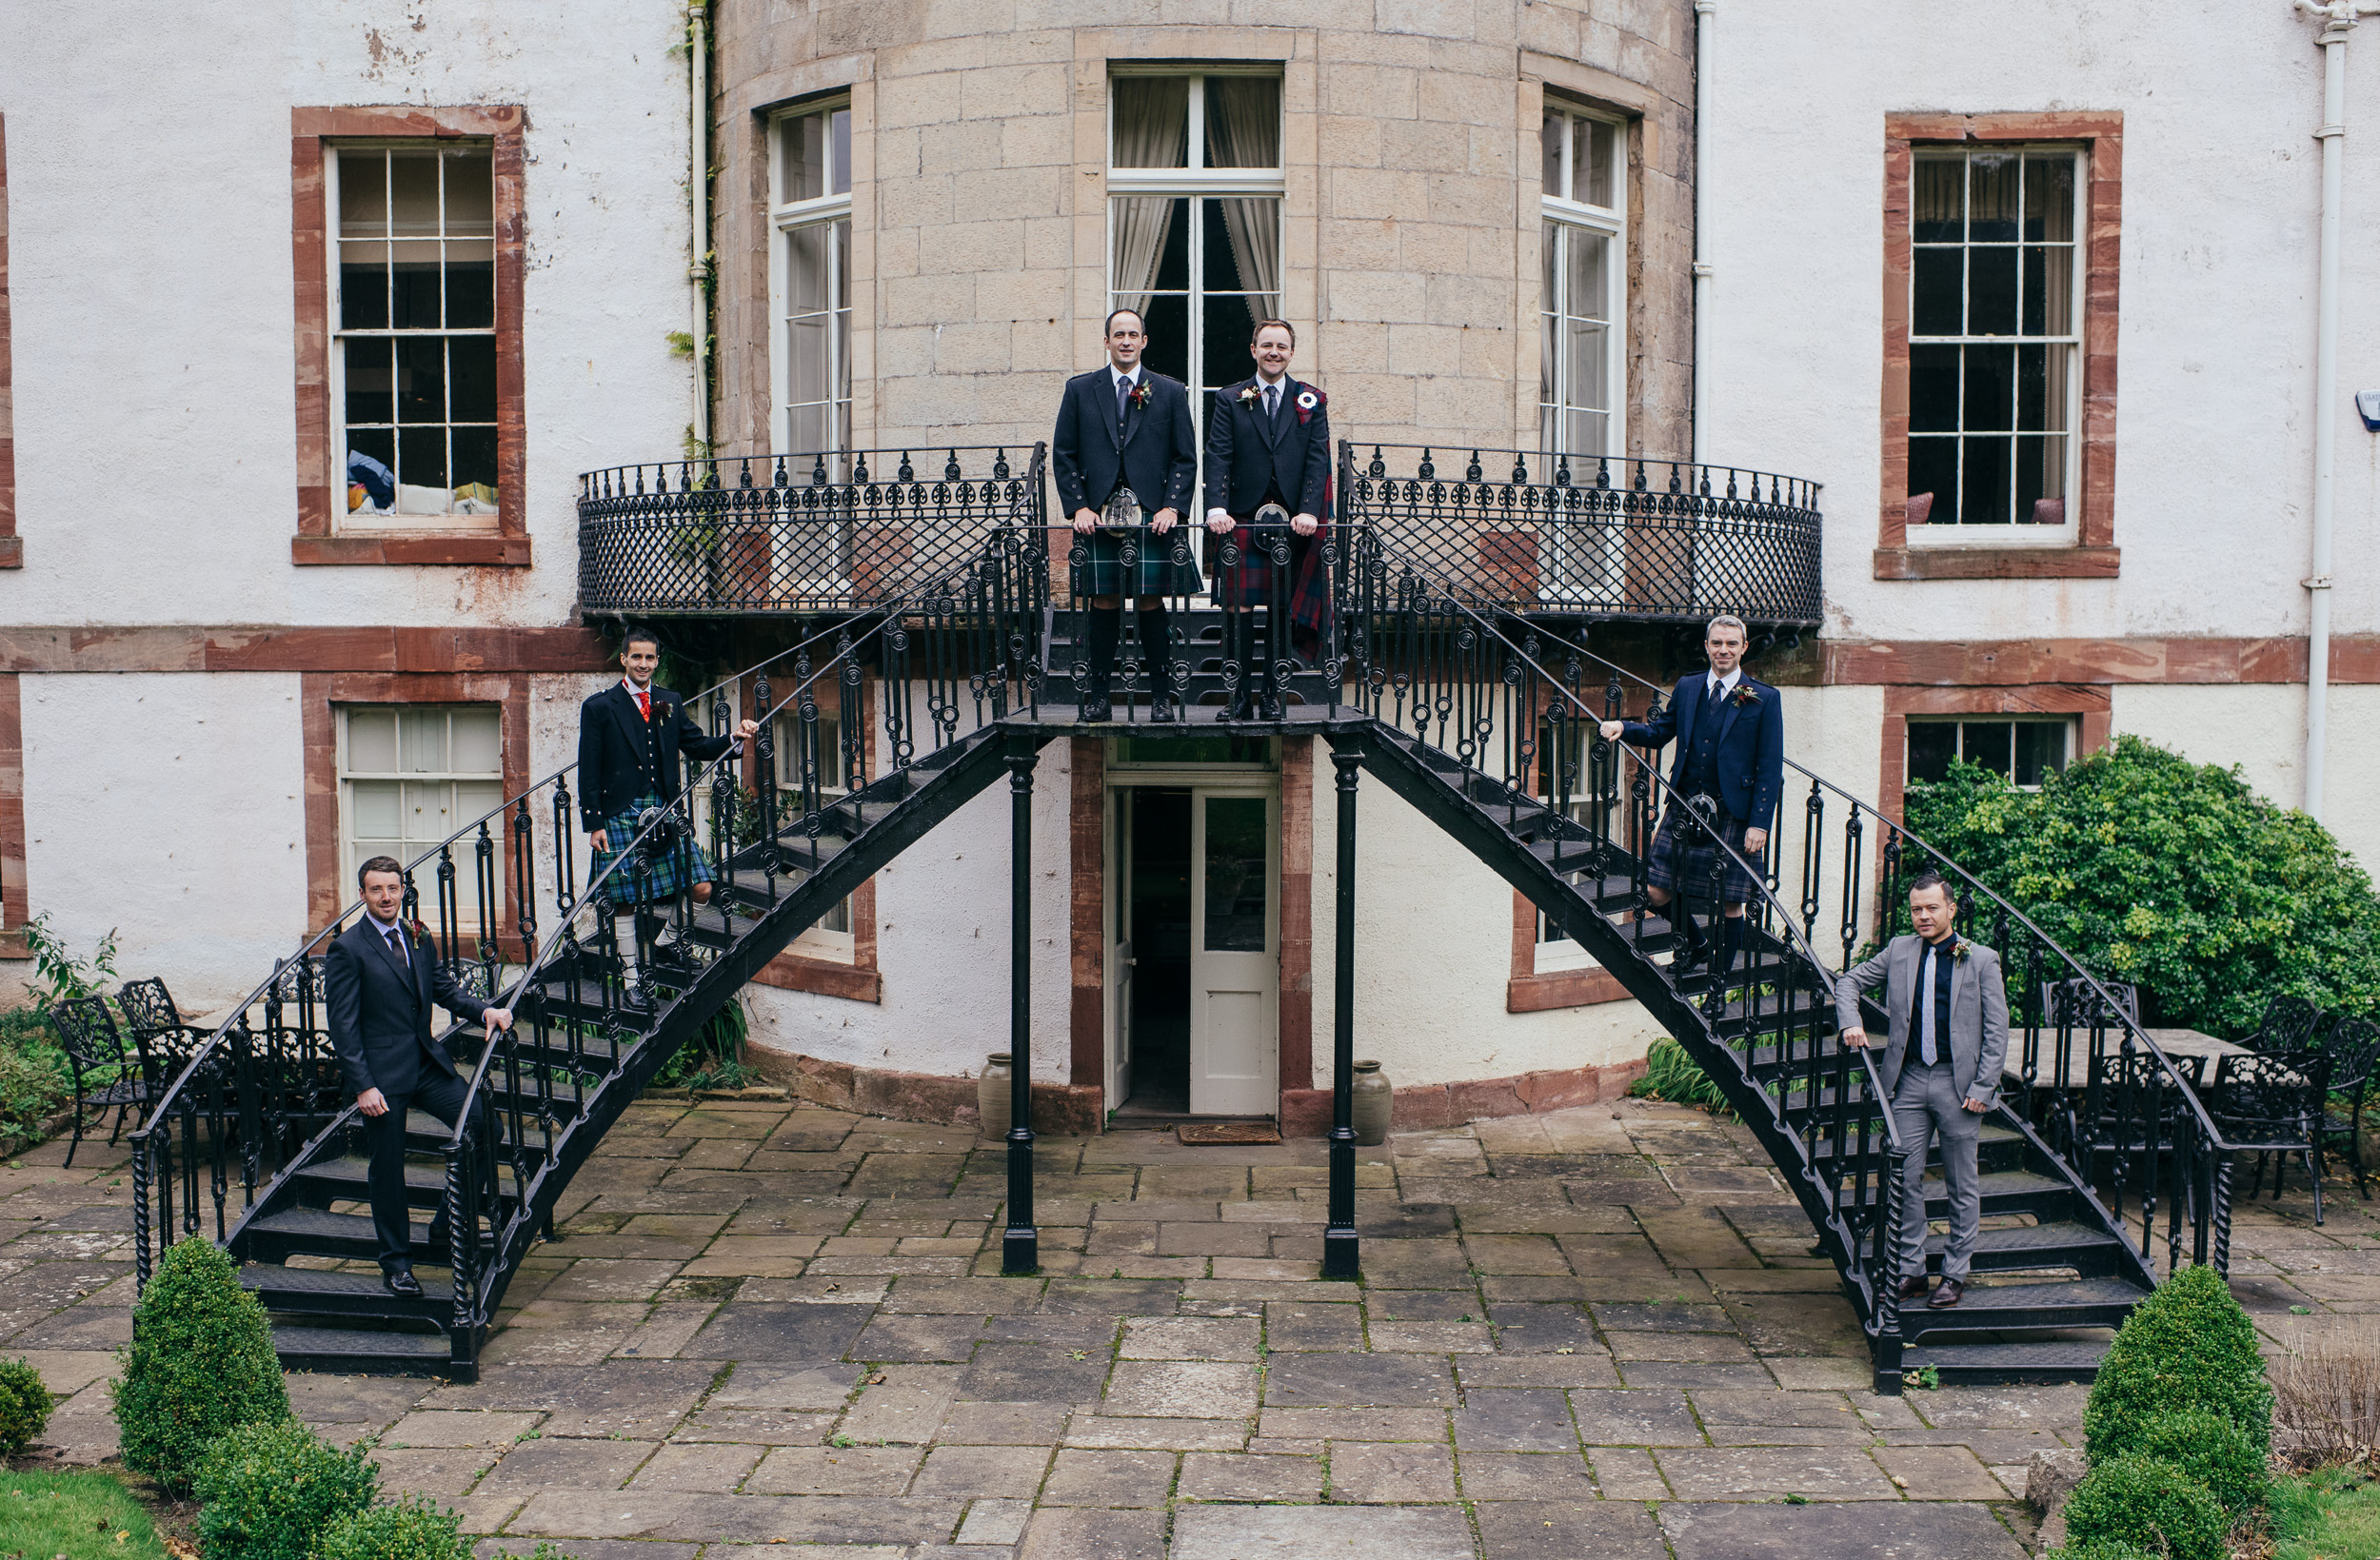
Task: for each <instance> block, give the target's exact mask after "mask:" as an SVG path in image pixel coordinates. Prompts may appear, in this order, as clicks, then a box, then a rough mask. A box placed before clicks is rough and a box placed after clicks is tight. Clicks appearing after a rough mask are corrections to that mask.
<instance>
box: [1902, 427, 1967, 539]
mask: <svg viewBox="0 0 2380 1560" xmlns="http://www.w3.org/2000/svg"><path fill="white" fill-rule="evenodd" d="M1909 507H1910V519H1911V521H1912V522H1913V523H1923V524H1927V525H1955V524H1956V523H1958V441H1957V440H1955V439H1912V440H1910V441H1909ZM1921 510H1922V511H1923V512H1924V517H1925V518H1924V520H1923V521H1922V522H1919V521H1918V520H1917V515H1918V512H1919V511H1921Z"/></svg>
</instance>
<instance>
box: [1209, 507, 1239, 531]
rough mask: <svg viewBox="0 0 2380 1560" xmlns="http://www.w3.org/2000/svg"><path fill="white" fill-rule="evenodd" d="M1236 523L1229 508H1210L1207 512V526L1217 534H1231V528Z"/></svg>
mask: <svg viewBox="0 0 2380 1560" xmlns="http://www.w3.org/2000/svg"><path fill="white" fill-rule="evenodd" d="M1235 523H1236V522H1234V521H1233V520H1232V518H1231V511H1230V510H1228V509H1209V510H1208V511H1207V512H1206V528H1207V529H1208V530H1210V531H1213V532H1214V533H1215V534H1216V535H1217V536H1229V535H1231V528H1232V526H1233V525H1234V524H1235Z"/></svg>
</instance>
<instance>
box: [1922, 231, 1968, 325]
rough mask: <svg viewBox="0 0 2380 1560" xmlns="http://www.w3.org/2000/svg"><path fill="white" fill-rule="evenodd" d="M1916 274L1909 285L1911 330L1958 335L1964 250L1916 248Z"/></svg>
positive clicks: (1963, 278) (1964, 277)
mask: <svg viewBox="0 0 2380 1560" xmlns="http://www.w3.org/2000/svg"><path fill="white" fill-rule="evenodd" d="M1914 259H1915V262H1916V265H1915V271H1916V274H1915V276H1914V279H1913V282H1912V285H1911V287H1910V324H1909V328H1910V333H1911V334H1912V335H1917V336H1955V335H1957V334H1959V324H1960V319H1959V306H1960V305H1961V304H1962V303H1964V302H1965V296H1964V295H1965V292H1966V266H1967V251H1966V250H1964V249H1919V250H1917V251H1915V255H1914Z"/></svg>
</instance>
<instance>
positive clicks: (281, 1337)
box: [272, 1323, 476, 1379]
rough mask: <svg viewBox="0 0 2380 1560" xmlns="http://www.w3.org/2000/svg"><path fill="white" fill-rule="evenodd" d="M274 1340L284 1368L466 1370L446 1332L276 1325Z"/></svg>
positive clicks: (394, 1372)
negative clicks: (458, 1364) (457, 1358)
mask: <svg viewBox="0 0 2380 1560" xmlns="http://www.w3.org/2000/svg"><path fill="white" fill-rule="evenodd" d="M272 1345H273V1349H274V1351H275V1352H276V1353H279V1354H280V1355H281V1364H282V1368H283V1369H284V1370H289V1371H325V1372H339V1373H341V1374H346V1375H449V1374H453V1375H460V1376H463V1377H464V1378H465V1379H468V1378H469V1377H470V1376H471V1375H473V1374H475V1373H476V1372H474V1371H473V1369H472V1368H471V1367H470V1366H467V1365H466V1366H457V1365H455V1364H454V1361H453V1350H452V1349H451V1348H450V1347H449V1346H448V1344H447V1342H446V1334H445V1333H398V1332H394V1331H390V1330H387V1329H361V1328H358V1329H348V1328H340V1327H306V1326H301V1325H297V1324H295V1323H285V1324H279V1325H276V1326H275V1327H274V1328H273V1330H272Z"/></svg>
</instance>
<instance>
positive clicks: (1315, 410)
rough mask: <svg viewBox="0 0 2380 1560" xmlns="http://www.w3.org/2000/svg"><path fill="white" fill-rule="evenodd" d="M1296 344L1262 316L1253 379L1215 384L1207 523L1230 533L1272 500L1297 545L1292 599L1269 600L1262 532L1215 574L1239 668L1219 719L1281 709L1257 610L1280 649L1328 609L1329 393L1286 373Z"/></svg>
mask: <svg viewBox="0 0 2380 1560" xmlns="http://www.w3.org/2000/svg"><path fill="white" fill-rule="evenodd" d="M1297 349H1298V332H1297V330H1296V329H1295V328H1294V327H1293V326H1291V325H1290V324H1289V322H1288V321H1286V320H1259V321H1258V322H1257V326H1256V335H1255V337H1254V338H1253V339H1252V340H1251V341H1250V342H1249V344H1248V350H1249V351H1250V352H1251V353H1252V354H1254V356H1255V358H1256V375H1255V377H1254V378H1252V379H1246V380H1242V381H1241V382H1240V383H1239V384H1237V385H1225V386H1223V388H1221V389H1220V390H1218V391H1216V392H1215V409H1214V411H1213V413H1212V414H1211V415H1210V416H1209V417H1208V418H1207V425H1206V503H1207V510H1206V528H1207V529H1208V530H1210V531H1212V532H1214V533H1215V534H1216V535H1217V536H1220V537H1227V536H1229V535H1231V533H1232V532H1233V531H1234V530H1235V529H1236V528H1238V527H1239V526H1241V525H1245V524H1247V523H1249V522H1250V521H1252V520H1254V519H1255V518H1256V514H1257V511H1258V510H1259V509H1262V508H1263V507H1264V506H1265V505H1266V504H1278V505H1279V507H1280V508H1281V509H1282V510H1283V511H1285V512H1287V513H1288V515H1289V517H1290V518H1289V528H1290V530H1291V531H1293V532H1295V533H1296V535H1297V540H1296V541H1295V542H1294V543H1291V546H1292V548H1293V549H1294V550H1293V553H1292V556H1291V558H1290V561H1289V571H1288V578H1289V580H1290V581H1291V582H1293V584H1292V588H1291V590H1290V591H1289V592H1288V594H1289V595H1290V597H1291V599H1290V600H1289V601H1286V602H1273V601H1270V600H1269V598H1270V596H1271V594H1272V564H1271V563H1270V562H1269V561H1268V560H1266V559H1264V558H1263V557H1262V556H1261V555H1260V554H1259V552H1258V551H1257V548H1258V547H1259V546H1260V545H1262V544H1263V543H1264V540H1265V539H1263V538H1255V537H1252V538H1246V539H1243V540H1242V542H1241V550H1240V561H1239V563H1237V564H1236V565H1235V566H1233V567H1231V568H1228V569H1221V568H1219V570H1218V572H1217V575H1216V579H1215V604H1216V605H1218V606H1220V607H1221V608H1222V609H1223V655H1224V658H1225V660H1227V661H1230V662H1236V663H1237V664H1238V665H1239V668H1240V677H1239V679H1238V680H1237V681H1235V682H1234V683H1233V685H1232V696H1231V703H1230V705H1229V707H1228V708H1226V709H1225V710H1224V711H1223V713H1222V717H1221V718H1222V719H1224V720H1227V721H1244V720H1247V719H1248V718H1249V717H1250V716H1251V715H1258V716H1261V717H1262V718H1263V719H1265V720H1268V721H1278V720H1279V719H1280V715H1281V710H1280V701H1279V694H1278V693H1277V692H1276V691H1275V690H1274V688H1273V685H1272V679H1271V678H1270V677H1269V676H1266V675H1265V673H1266V671H1267V670H1268V669H1267V668H1265V667H1261V666H1258V665H1256V664H1254V660H1255V654H1256V615H1255V609H1256V608H1257V607H1259V606H1268V605H1269V608H1270V610H1271V611H1272V613H1273V638H1274V653H1275V654H1276V655H1279V654H1281V653H1282V647H1283V646H1284V645H1286V644H1287V642H1288V641H1287V639H1286V638H1285V637H1284V635H1285V633H1286V632H1287V630H1288V629H1289V627H1290V623H1291V622H1292V621H1302V622H1305V624H1306V626H1308V627H1310V628H1311V627H1319V624H1320V622H1322V621H1323V620H1324V619H1325V618H1326V617H1327V614H1328V612H1329V602H1330V595H1329V588H1328V584H1327V582H1326V571H1325V570H1324V569H1323V568H1322V566H1321V561H1320V558H1319V549H1318V548H1316V547H1315V546H1314V545H1313V543H1312V540H1311V539H1312V538H1313V536H1314V535H1315V533H1316V532H1317V531H1319V530H1320V529H1321V527H1322V523H1323V522H1324V521H1326V520H1328V519H1329V518H1330V509H1331V418H1330V398H1329V397H1328V396H1325V395H1324V394H1323V393H1322V392H1321V391H1320V390H1318V389H1316V388H1315V387H1314V386H1313V385H1303V384H1299V382H1298V381H1297V380H1294V379H1292V378H1290V377H1289V359H1290V355H1291V354H1292V353H1294V352H1295V351H1297Z"/></svg>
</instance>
